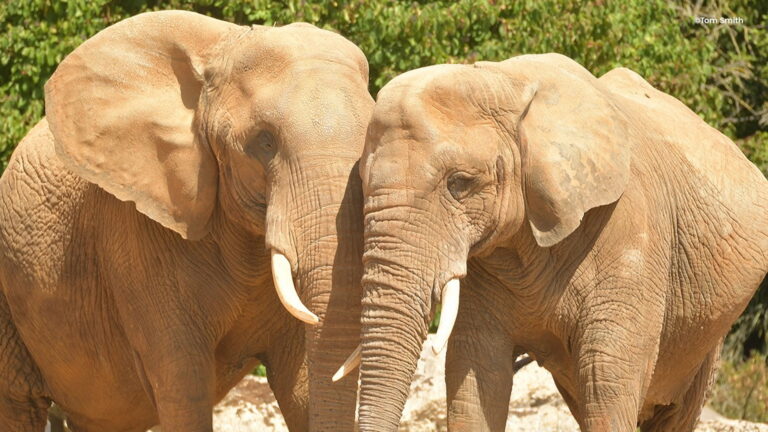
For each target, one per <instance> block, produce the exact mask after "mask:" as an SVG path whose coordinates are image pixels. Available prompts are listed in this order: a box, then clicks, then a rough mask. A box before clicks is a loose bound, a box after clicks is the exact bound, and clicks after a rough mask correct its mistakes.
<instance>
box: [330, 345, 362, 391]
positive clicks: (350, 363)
mask: <svg viewBox="0 0 768 432" xmlns="http://www.w3.org/2000/svg"><path fill="white" fill-rule="evenodd" d="M362 348H363V344H360V345H358V346H357V348H355V350H354V351H353V352H352V354H350V355H349V357H348V358H347V361H345V362H344V364H343V365H341V367H340V368H339V370H337V371H336V373H335V374H333V378H331V379H332V380H333V382H336V381H338V380H340V379H342V378H344V377H345V376H346V375H347V374H348V373H349V372H350V371H352V370H354V369H355V368H356V367H357V366H358V365H359V364H360V359H361V357H362V355H361V352H362Z"/></svg>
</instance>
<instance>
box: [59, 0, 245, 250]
mask: <svg viewBox="0 0 768 432" xmlns="http://www.w3.org/2000/svg"><path fill="white" fill-rule="evenodd" d="M237 28H239V27H238V26H236V25H234V24H229V23H226V22H223V21H219V20H216V19H213V18H208V17H205V16H203V15H198V14H195V13H191V12H182V11H165V12H151V13H145V14H141V15H137V16H135V17H133V18H129V19H126V20H124V21H121V22H119V23H117V24H115V25H113V26H111V27H108V28H107V29H105V30H103V31H101V32H100V33H98V34H97V35H95V36H94V37H92V38H91V39H89V40H87V41H86V42H85V43H83V44H82V45H80V46H79V47H78V48H77V49H76V50H75V51H74V52H72V53H71V54H70V55H69V56H67V57H66V58H65V59H64V61H62V62H61V64H60V65H59V66H58V68H57V69H56V71H55V72H54V74H53V75H52V76H51V78H50V80H49V81H48V82H47V83H46V85H45V105H46V107H45V108H46V116H47V119H48V123H49V125H50V128H51V132H52V133H53V136H54V138H55V146H56V152H57V154H58V155H59V156H60V158H61V159H62V160H63V161H64V163H65V164H66V166H67V167H68V168H69V169H71V170H72V171H73V172H75V173H76V174H78V175H80V176H81V177H83V178H84V179H86V180H88V181H90V182H93V183H95V184H97V185H99V186H100V187H101V188H103V189H104V190H106V191H107V192H109V193H111V194H112V195H114V196H115V197H117V198H118V199H120V200H123V201H132V202H134V203H135V204H136V209H137V210H138V211H139V212H141V213H143V214H145V215H147V216H148V217H150V218H151V219H153V220H155V221H156V222H158V223H160V224H162V225H163V226H165V227H167V228H169V229H172V230H174V231H176V232H177V233H179V234H180V235H181V236H182V237H184V238H188V239H199V238H201V237H203V236H204V235H205V234H206V233H207V232H208V224H209V220H210V217H211V214H212V212H213V208H214V205H215V200H216V192H217V181H218V178H217V177H218V176H217V165H216V161H215V159H214V157H213V154H212V152H211V150H210V148H209V147H208V145H207V143H206V142H205V140H204V139H203V138H201V137H200V136H199V135H198V134H197V133H196V129H197V127H198V125H197V124H196V123H197V120H196V115H195V114H196V110H197V108H198V100H199V97H200V93H201V89H202V85H203V82H202V68H203V67H204V66H205V62H206V61H207V56H208V55H209V53H208V51H209V50H210V48H211V47H212V46H213V45H214V44H216V42H217V41H219V40H220V39H221V38H222V37H223V36H224V35H225V34H226V33H227V32H229V31H232V30H234V29H237Z"/></svg>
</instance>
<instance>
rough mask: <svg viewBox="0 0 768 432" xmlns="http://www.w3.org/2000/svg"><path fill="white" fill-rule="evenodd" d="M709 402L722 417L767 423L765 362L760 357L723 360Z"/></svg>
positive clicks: (767, 396) (766, 368) (767, 372)
mask: <svg viewBox="0 0 768 432" xmlns="http://www.w3.org/2000/svg"><path fill="white" fill-rule="evenodd" d="M710 405H711V406H712V408H714V409H715V411H717V412H719V413H720V414H723V415H724V416H726V417H730V418H736V419H744V420H750V421H755V422H763V423H768V363H766V361H765V359H764V358H762V357H761V356H757V355H755V356H752V357H750V358H749V359H748V360H746V361H744V362H731V361H725V362H723V364H722V366H721V368H720V374H719V376H718V378H717V382H716V384H715V386H714V388H713V392H712V397H711V398H710Z"/></svg>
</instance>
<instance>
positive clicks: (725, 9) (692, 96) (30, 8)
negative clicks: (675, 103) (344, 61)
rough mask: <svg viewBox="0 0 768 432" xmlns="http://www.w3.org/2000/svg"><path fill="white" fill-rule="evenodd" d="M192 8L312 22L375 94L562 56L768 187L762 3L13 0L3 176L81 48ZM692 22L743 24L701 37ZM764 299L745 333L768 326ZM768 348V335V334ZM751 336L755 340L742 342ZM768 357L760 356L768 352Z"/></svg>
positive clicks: (2, 64) (2, 80)
mask: <svg viewBox="0 0 768 432" xmlns="http://www.w3.org/2000/svg"><path fill="white" fill-rule="evenodd" d="M159 9H186V10H194V11H197V12H200V13H204V14H207V15H210V16H213V17H216V18H221V19H224V20H228V21H232V22H236V23H240V24H266V25H280V24H285V23H289V22H293V21H306V22H310V23H313V24H316V25H318V26H320V27H324V28H328V29H332V30H335V31H338V32H340V33H341V34H343V35H345V36H346V37H347V38H349V39H350V40H352V41H353V42H355V43H357V44H358V45H359V46H360V48H361V49H362V50H363V52H365V53H366V55H367V56H368V59H369V62H370V71H371V92H372V93H373V94H376V93H377V92H378V90H379V89H380V88H381V87H382V86H383V85H384V84H385V83H386V82H387V81H389V80H390V79H391V78H393V77H394V76H396V75H397V74H399V73H402V72H405V71H407V70H410V69H415V68H418V67H422V66H427V65H430V64H435V63H466V62H473V61H478V60H501V59H505V58H508V57H512V56H515V55H518V54H524V53H543V52H553V51H554V52H560V53H563V54H565V55H567V56H569V57H572V58H574V59H575V60H576V61H578V62H579V63H581V64H583V65H584V66H585V67H586V68H587V69H589V70H590V71H592V72H593V73H595V74H597V75H600V74H603V73H605V72H607V71H609V70H610V69H612V68H614V67H616V66H626V67H629V68H631V69H633V70H635V71H637V72H638V73H640V74H641V75H642V76H644V77H645V78H646V79H647V80H648V81H649V82H651V84H653V85H654V86H656V87H657V88H659V89H660V90H663V91H665V92H668V93H670V94H672V95H673V96H675V97H677V98H679V99H681V100H682V101H683V102H685V103H686V104H687V105H688V106H690V107H691V108H692V109H693V110H694V111H696V112H697V113H699V114H700V115H701V116H702V117H703V118H705V119H706V120H707V121H708V122H709V123H710V124H712V125H713V126H715V127H717V128H719V129H721V130H723V131H724V132H725V133H726V134H728V135H729V136H731V137H732V138H734V139H739V140H738V141H737V142H739V144H740V146H741V148H742V150H743V151H744V152H745V153H746V154H747V156H748V157H750V158H751V160H752V161H753V162H755V163H756V164H757V165H758V166H759V167H760V168H761V169H762V170H763V172H764V173H765V174H766V175H768V26H766V23H767V22H768V2H766V1H764V0H732V1H728V2H726V1H722V0H716V1H696V2H694V1H692V0H686V1H671V0H615V1H606V0H591V1H588V0H542V1H535V0H456V1H453V0H435V1H427V0H419V1H410V0H382V1H365V0H335V1H334V0H331V1H318V0H168V1H159V0H90V1H86V0H58V1H57V0H6V1H4V2H2V3H0V119H2V123H0V169H2V168H4V166H5V164H7V160H8V157H9V156H10V153H11V152H12V150H13V148H14V146H15V145H16V143H18V141H19V140H20V139H21V138H22V137H23V136H24V134H25V133H26V131H28V130H29V129H30V128H31V127H32V126H33V125H34V124H35V123H36V122H37V121H38V120H39V119H40V118H41V117H42V115H43V85H44V83H45V81H46V80H47V79H48V77H49V76H50V75H51V73H52V72H53V70H54V69H55V67H56V65H57V64H58V63H59V62H60V61H61V60H62V59H63V58H64V56H66V55H67V54H68V53H69V52H71V51H72V50H73V49H74V48H75V47H77V46H78V45H79V44H80V43H81V42H82V41H84V40H85V39H87V38H89V37H90V36H92V35H93V34H95V33H96V32H97V31H99V30H100V29H102V28H104V27H106V26H108V25H110V24H113V23H115V22H117V21H119V20H121V19H123V18H126V17H128V16H131V15H135V14H137V13H140V12H143V11H148V10H159ZM696 16H708V17H720V16H725V17H736V16H738V17H742V18H744V19H745V23H744V24H743V25H701V24H696V23H695V22H694V17H696ZM767 290H768V288H766V287H765V286H764V287H763V288H761V291H760V294H759V296H758V299H762V300H757V301H756V302H753V305H751V306H750V308H749V309H748V310H747V314H746V318H743V319H742V320H741V321H740V324H739V325H737V327H736V331H737V332H738V331H739V330H738V329H740V328H741V329H743V330H744V331H745V332H746V331H747V329H748V328H749V329H751V330H750V331H755V329H756V328H757V327H755V326H750V327H741V326H748V324H746V323H749V322H757V321H760V320H762V321H761V322H762V323H763V325H765V317H766V315H768V299H767V298H766V297H768V293H767ZM762 335H763V336H762V337H763V338H764V337H765V332H763V333H762ZM750 337H753V336H746V337H745V339H744V340H747V339H749V338H750ZM764 352H765V351H764Z"/></svg>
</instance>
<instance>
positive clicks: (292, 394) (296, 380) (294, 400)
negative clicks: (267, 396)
mask: <svg viewBox="0 0 768 432" xmlns="http://www.w3.org/2000/svg"><path fill="white" fill-rule="evenodd" d="M264 364H265V366H266V367H267V380H268V381H269V387H270V388H271V389H272V392H273V393H274V394H275V399H277V403H278V405H279V406H280V411H282V413H283V417H285V423H286V424H287V425H288V429H290V430H291V431H292V432H293V431H307V430H309V379H308V376H307V356H306V351H305V348H304V329H303V328H302V326H301V324H300V323H298V321H297V322H296V323H291V324H290V325H289V329H288V331H287V332H286V333H284V334H282V335H280V336H279V337H278V338H277V339H276V340H275V343H273V344H272V346H271V347H270V349H269V351H268V352H267V353H266V356H265V358H264ZM329 380H330V378H329Z"/></svg>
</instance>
